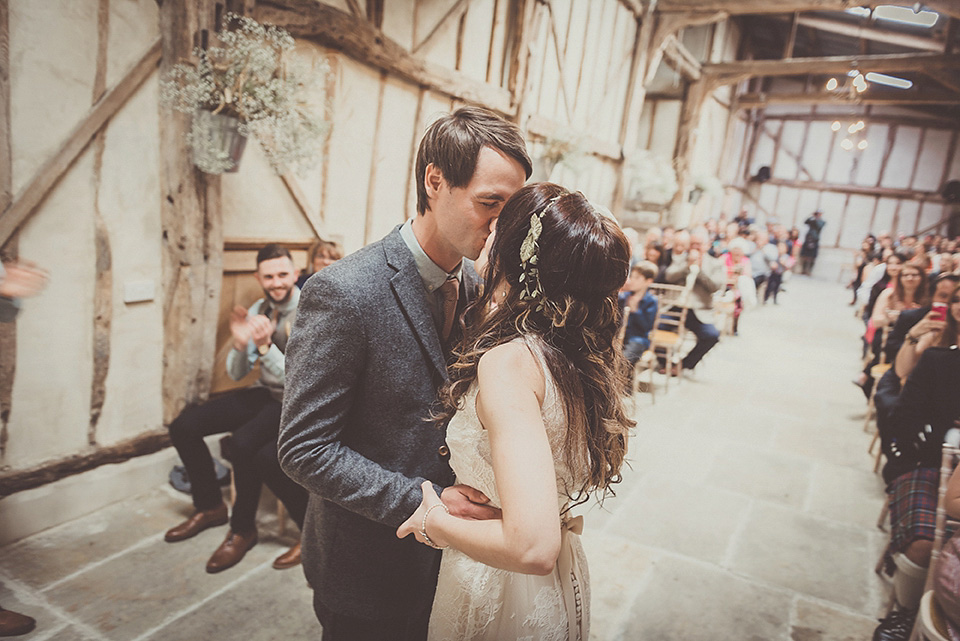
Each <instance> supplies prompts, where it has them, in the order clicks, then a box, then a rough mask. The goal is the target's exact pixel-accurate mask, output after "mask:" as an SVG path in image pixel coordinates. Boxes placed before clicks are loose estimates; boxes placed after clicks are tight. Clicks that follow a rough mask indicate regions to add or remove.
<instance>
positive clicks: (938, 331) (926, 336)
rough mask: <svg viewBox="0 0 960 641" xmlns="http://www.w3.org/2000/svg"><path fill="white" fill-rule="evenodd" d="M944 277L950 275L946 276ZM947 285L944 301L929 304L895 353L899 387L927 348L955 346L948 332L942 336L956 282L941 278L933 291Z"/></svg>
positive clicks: (951, 279)
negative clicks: (945, 341) (928, 307)
mask: <svg viewBox="0 0 960 641" xmlns="http://www.w3.org/2000/svg"><path fill="white" fill-rule="evenodd" d="M945 276H952V275H950V274H948V275H945ZM947 283H950V284H952V285H953V287H952V289H951V291H950V294H949V295H948V296H947V297H946V298H945V299H944V300H934V301H933V302H932V303H931V304H930V311H929V312H927V313H926V314H925V315H924V317H923V318H922V319H921V320H920V321H919V322H918V323H917V324H915V325H914V326H913V327H911V328H910V330H909V331H908V332H907V333H906V335H905V336H904V341H903V345H902V346H901V347H900V350H899V351H898V352H897V356H896V361H895V362H894V369H895V370H896V373H897V376H898V377H899V378H900V382H901V385H902V384H903V383H904V382H905V381H906V379H907V376H909V375H910V372H912V371H913V368H914V367H915V366H916V364H917V361H919V360H920V355H921V354H923V352H924V351H925V350H926V349H927V348H928V347H930V346H932V345H941V346H943V347H949V346H950V345H955V344H956V342H955V341H956V338H955V337H953V338H952V337H951V336H950V335H949V332H948V333H947V335H944V334H943V331H944V328H945V327H946V326H947V321H948V320H949V318H950V313H951V308H952V306H953V305H952V303H951V302H950V301H952V300H953V298H954V297H955V296H956V290H957V284H956V281H955V279H953V278H943V277H941V279H938V281H937V285H935V290H936V292H939V291H941V290H942V289H943V286H945V285H946V284H947ZM936 298H940V297H939V296H936V295H935V299H936ZM943 340H947V341H950V340H953V341H954V342H952V343H950V342H948V343H947V344H946V345H943V344H942V342H943Z"/></svg>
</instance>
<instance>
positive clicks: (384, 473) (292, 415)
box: [278, 272, 425, 528]
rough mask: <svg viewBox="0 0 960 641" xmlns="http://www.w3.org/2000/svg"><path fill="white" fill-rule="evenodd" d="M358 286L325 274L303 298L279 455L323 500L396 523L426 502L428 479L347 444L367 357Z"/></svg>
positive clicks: (291, 350) (289, 363)
mask: <svg viewBox="0 0 960 641" xmlns="http://www.w3.org/2000/svg"><path fill="white" fill-rule="evenodd" d="M367 340H368V339H367V336H366V332H365V329H364V322H363V315H362V314H361V312H360V311H359V309H358V308H357V306H356V301H355V292H354V293H351V292H349V291H347V288H345V287H343V285H342V284H340V283H338V282H335V281H334V279H332V278H329V277H324V275H323V273H322V272H321V273H320V275H316V276H314V277H313V278H311V279H310V280H309V282H308V283H307V285H306V287H305V288H304V290H303V292H302V294H301V296H300V304H299V307H298V308H297V319H296V322H295V324H294V327H293V331H292V333H291V336H290V341H289V342H288V343H287V351H286V385H285V387H284V393H283V415H282V417H281V420H280V436H279V441H278V455H279V459H280V466H281V467H282V468H283V471H284V472H286V474H287V475H288V476H289V477H290V478H291V479H293V480H294V481H296V482H297V483H299V484H300V485H302V486H303V487H304V488H306V489H307V490H308V491H309V492H311V493H312V494H315V495H317V496H319V497H321V498H323V499H325V500H328V501H331V502H333V503H336V504H338V505H340V506H342V507H343V508H345V509H347V510H350V511H351V512H355V513H357V514H360V515H361V516H364V517H366V518H368V519H371V520H373V521H377V522H379V523H382V524H384V525H388V526H390V527H393V528H396V527H399V526H400V524H401V523H403V521H405V520H406V519H407V517H409V516H410V515H411V514H413V512H414V511H416V509H417V507H418V506H419V505H420V501H421V497H422V492H421V489H420V484H421V483H422V482H423V481H424V480H425V479H422V478H410V477H408V476H406V475H404V474H400V473H398V472H392V471H390V470H387V469H385V468H384V467H382V466H381V465H380V464H379V463H377V462H375V461H372V460H370V459H368V458H366V457H365V456H363V455H362V454H360V453H359V452H357V451H356V450H353V449H351V448H350V447H347V446H346V445H344V443H343V436H344V435H345V434H346V433H348V432H349V430H350V429H351V427H352V425H351V423H350V420H351V415H352V414H353V410H354V409H355V407H356V405H357V404H358V403H362V402H364V398H363V397H362V395H361V391H360V389H359V388H360V385H361V382H362V374H363V371H364V369H365V368H366V367H368V366H375V364H373V363H368V356H367Z"/></svg>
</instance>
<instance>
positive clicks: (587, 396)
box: [441, 183, 635, 503]
mask: <svg viewBox="0 0 960 641" xmlns="http://www.w3.org/2000/svg"><path fill="white" fill-rule="evenodd" d="M558 196H559V198H557V197H558ZM555 198H556V200H553V199H555ZM541 211H542V212H543V215H542V217H541V218H540V221H541V224H542V232H541V234H540V237H539V239H538V241H537V244H538V246H539V249H538V251H537V253H536V256H537V261H536V267H537V268H538V269H539V283H540V289H541V290H542V295H541V296H540V297H538V298H534V299H532V300H524V298H523V297H522V293H523V290H524V284H522V283H521V281H520V276H521V274H523V273H524V269H523V265H522V264H521V260H520V246H521V244H522V243H523V242H524V239H526V238H527V234H528V232H529V231H530V225H531V215H532V214H534V213H539V212H541ZM629 264H630V246H629V244H628V242H627V239H626V237H625V236H624V234H623V232H622V231H621V230H620V228H619V227H618V226H617V223H616V222H615V221H614V220H612V219H610V218H607V217H606V216H603V215H602V214H600V213H598V212H597V211H596V209H594V208H593V206H591V205H590V203H589V201H588V200H587V199H586V197H585V196H584V195H583V194H580V193H567V192H566V190H564V189H563V188H562V187H560V186H559V185H554V184H552V183H533V184H530V185H527V186H525V187H523V188H522V189H520V190H519V191H518V192H516V193H515V194H514V195H513V196H512V197H511V198H510V199H509V200H508V201H507V203H506V204H505V205H504V207H503V211H502V212H501V213H500V219H499V221H498V222H497V231H496V236H495V237H494V240H493V245H492V247H491V249H490V262H489V267H488V270H487V274H486V287H485V290H484V292H483V294H482V295H481V296H480V297H479V298H478V299H477V300H476V301H475V302H474V303H473V305H471V306H470V308H468V309H467V311H466V314H465V322H464V323H463V324H464V327H465V330H464V338H463V341H462V343H461V344H460V347H459V348H458V349H457V350H456V352H455V354H456V357H457V361H456V362H455V363H454V364H453V366H452V374H451V380H450V382H449V383H447V384H446V385H445V386H444V387H443V389H442V390H441V403H442V405H443V409H442V416H452V415H453V414H454V412H456V410H457V409H458V408H460V407H461V406H462V399H463V397H464V395H465V394H466V392H467V390H468V388H469V387H470V385H471V383H473V382H474V381H475V380H476V378H477V366H478V363H479V361H480V358H481V357H482V356H483V355H484V354H485V353H487V352H488V351H490V350H491V349H493V348H494V347H496V346H498V345H502V344H504V343H507V342H510V341H511V340H513V339H515V338H518V337H522V338H524V339H525V340H526V341H528V343H534V344H535V345H531V347H534V348H536V347H539V349H540V351H541V353H543V355H544V358H545V360H546V364H547V367H548V369H549V370H550V375H551V376H552V378H553V380H554V382H555V383H556V385H557V389H558V391H559V394H560V398H561V399H562V401H563V407H564V414H565V416H566V419H567V434H566V439H565V444H564V445H565V446H564V450H565V453H566V463H567V465H568V466H569V467H570V469H571V470H583V471H584V475H583V480H582V484H581V485H580V487H577V488H567V489H566V492H567V495H568V497H569V498H570V499H571V500H572V501H574V502H575V503H580V502H583V501H585V500H586V499H587V498H588V495H589V493H590V492H591V491H593V490H596V489H599V490H602V491H603V492H604V493H606V491H609V490H610V486H611V485H612V484H613V483H617V482H619V481H620V468H621V466H622V465H623V461H624V456H625V454H626V447H627V433H628V431H629V429H630V428H631V427H633V425H635V423H634V422H633V421H632V420H630V419H629V418H628V417H627V415H626V413H625V412H624V409H623V399H622V394H623V389H624V387H625V385H626V378H625V372H626V371H627V365H626V361H625V360H624V358H623V355H622V353H621V351H620V349H619V346H618V345H615V344H614V341H615V338H616V334H617V329H618V326H619V316H620V308H619V305H618V303H617V292H618V291H619V289H620V288H621V287H622V286H623V284H624V282H626V278H627V270H628V269H629ZM528 267H529V265H528ZM528 272H529V270H528ZM528 277H529V273H528V274H527V275H526V276H525V278H528ZM504 286H506V287H504ZM503 289H506V293H505V295H504V297H503V299H502V300H500V301H499V303H498V304H497V305H496V306H492V305H491V302H492V297H493V293H494V292H495V291H498V290H503ZM611 492H612V491H611Z"/></svg>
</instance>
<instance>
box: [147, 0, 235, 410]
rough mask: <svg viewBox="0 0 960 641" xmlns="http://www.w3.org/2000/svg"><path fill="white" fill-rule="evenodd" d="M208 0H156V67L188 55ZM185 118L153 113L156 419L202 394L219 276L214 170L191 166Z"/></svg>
mask: <svg viewBox="0 0 960 641" xmlns="http://www.w3.org/2000/svg"><path fill="white" fill-rule="evenodd" d="M210 8H211V2H210V0H202V1H200V2H197V0H164V2H163V5H162V6H161V7H160V34H161V38H162V42H163V58H162V60H161V65H160V71H161V74H163V75H165V74H168V73H170V70H171V69H172V68H173V65H174V64H176V63H178V62H180V61H181V60H184V59H189V57H190V56H191V54H192V44H193V40H194V35H195V34H196V33H197V30H198V28H200V27H201V25H203V24H209V23H207V22H206V20H207V16H210V15H211V11H210ZM189 127H190V118H189V116H187V115H186V114H179V113H176V112H174V111H173V110H171V109H162V110H161V117H160V196H161V199H160V228H161V230H162V232H161V234H162V235H161V243H162V244H161V251H162V276H161V278H162V291H163V293H164V297H163V354H164V357H163V379H162V393H163V420H164V423H165V424H169V423H170V421H172V420H173V419H174V418H175V417H176V416H177V415H178V414H179V413H180V412H181V410H182V409H183V408H184V407H185V406H186V405H187V404H190V403H195V402H198V401H205V400H206V399H207V397H208V394H209V392H210V384H211V381H212V379H213V367H214V362H215V361H214V359H215V356H216V352H217V345H216V337H217V321H218V317H219V313H220V288H221V286H222V283H223V217H222V212H221V200H220V177H219V176H213V175H209V174H205V173H203V172H201V171H200V170H198V169H197V168H196V167H195V166H194V165H193V163H192V162H191V159H190V154H189V151H188V148H187V145H186V141H185V137H186V133H187V131H189Z"/></svg>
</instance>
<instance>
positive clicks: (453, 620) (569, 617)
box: [429, 345, 590, 641]
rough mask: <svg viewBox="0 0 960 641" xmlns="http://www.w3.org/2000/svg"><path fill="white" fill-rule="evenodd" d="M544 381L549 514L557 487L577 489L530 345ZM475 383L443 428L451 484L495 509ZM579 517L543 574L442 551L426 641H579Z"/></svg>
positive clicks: (582, 610) (585, 582)
mask: <svg viewBox="0 0 960 641" xmlns="http://www.w3.org/2000/svg"><path fill="white" fill-rule="evenodd" d="M530 349H531V352H532V353H533V354H534V356H536V357H537V360H538V361H539V363H540V369H541V370H542V371H543V373H544V376H545V378H546V394H545V396H544V400H543V408H542V417H543V423H544V426H545V427H546V430H547V436H548V437H549V440H550V448H551V449H552V450H553V459H554V468H555V469H556V474H557V488H558V489H559V491H560V492H561V494H560V495H558V496H557V510H558V511H562V509H563V506H564V504H565V503H566V501H567V497H566V495H565V494H563V491H564V489H565V488H572V487H579V483H577V482H576V481H577V477H576V476H574V474H573V473H572V472H571V471H570V470H569V469H568V467H567V465H566V463H565V461H564V456H563V449H562V448H563V442H564V437H565V435H566V420H565V419H564V413H563V403H562V402H561V401H560V399H559V398H558V395H557V390H556V386H555V385H554V382H553V379H552V378H551V376H550V373H549V370H548V369H547V367H546V364H545V363H544V361H543V358H542V356H541V354H540V351H539V350H538V349H537V348H535V347H533V346H532V345H531V346H530ZM476 400H477V388H476V383H474V385H473V387H472V388H471V389H470V390H469V391H468V392H467V394H466V395H465V396H464V401H465V405H464V408H463V409H462V410H460V411H459V412H457V413H456V414H455V415H454V417H453V418H452V419H451V421H450V424H449V425H448V426H447V446H448V447H449V448H450V465H451V467H452V468H453V471H454V473H456V475H457V482H458V483H464V484H466V485H469V486H471V487H474V488H476V489H478V490H480V491H481V492H483V493H484V494H486V495H487V496H488V497H490V501H491V503H492V504H493V505H495V506H499V505H500V497H499V495H498V494H497V487H496V484H495V482H494V478H493V466H492V463H491V456H490V441H489V439H488V438H487V432H486V430H484V429H483V427H482V426H481V425H480V420H479V419H478V418H477V407H476ZM579 524H580V522H579V519H578V520H576V521H565V522H564V526H563V536H562V539H561V541H562V543H561V547H560V557H559V559H558V561H557V567H556V568H554V571H553V572H552V573H551V574H549V575H547V576H536V575H529V574H519V573H517V572H509V571H507V570H499V569H497V568H493V567H490V566H489V565H484V564H483V563H480V562H478V561H474V560H473V559H471V558H470V557H468V556H467V555H465V554H463V553H462V552H460V551H458V550H455V549H453V548H450V549H448V550H445V551H444V553H443V560H442V562H441V564H440V578H439V581H438V583H437V594H436V597H435V598H434V601H433V612H432V614H431V617H430V634H429V639H430V641H449V640H454V639H456V640H460V639H487V640H490V641H493V640H497V641H500V640H503V639H510V640H513V639H517V640H518V641H534V640H536V641H541V640H542V641H568V640H569V641H587V639H588V638H589V636H590V634H589V620H590V617H589V604H590V590H589V577H588V575H587V564H586V558H585V557H584V554H583V548H582V546H581V545H580V537H579V534H577V533H575V531H578V530H579Z"/></svg>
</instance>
